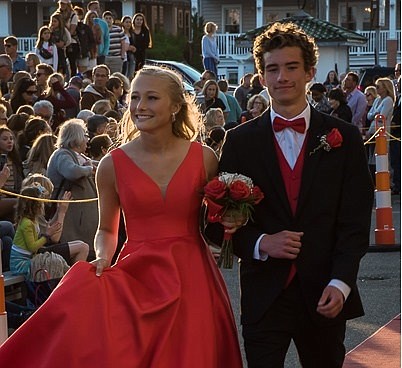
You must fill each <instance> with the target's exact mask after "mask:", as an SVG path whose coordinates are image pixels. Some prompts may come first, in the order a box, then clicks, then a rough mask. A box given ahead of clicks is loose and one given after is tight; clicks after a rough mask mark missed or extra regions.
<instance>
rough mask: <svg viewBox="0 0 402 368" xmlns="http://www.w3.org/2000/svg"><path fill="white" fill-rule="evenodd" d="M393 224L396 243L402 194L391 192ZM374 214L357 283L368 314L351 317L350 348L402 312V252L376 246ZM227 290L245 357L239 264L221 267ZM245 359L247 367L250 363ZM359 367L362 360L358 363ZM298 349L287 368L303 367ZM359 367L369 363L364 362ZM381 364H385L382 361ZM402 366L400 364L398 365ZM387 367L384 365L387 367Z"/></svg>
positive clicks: (347, 341) (292, 350) (347, 342)
mask: <svg viewBox="0 0 402 368" xmlns="http://www.w3.org/2000/svg"><path fill="white" fill-rule="evenodd" d="M392 209H393V225H394V228H395V240H396V241H395V243H399V244H401V197H400V195H398V196H392ZM375 216H376V211H375V208H373V213H372V223H371V228H372V230H371V233H370V237H371V240H370V244H371V245H372V246H374V248H370V252H368V253H367V254H366V255H365V256H364V257H363V259H362V261H361V265H360V270H359V275H358V281H357V283H358V287H359V290H360V294H361V297H362V300H363V305H364V308H365V312H366V314H365V316H363V317H360V318H356V319H354V320H351V321H348V323H347V329H346V338H345V346H346V351H347V352H350V351H351V350H353V349H354V348H356V347H357V346H358V345H360V344H361V343H362V342H363V341H365V340H366V339H368V338H369V337H370V336H371V335H373V334H374V333H375V332H376V331H378V330H379V329H381V328H382V327H383V326H385V325H387V324H388V322H389V321H391V320H393V319H394V318H395V317H396V316H398V315H399V314H400V313H401V253H400V249H397V250H394V251H384V250H379V251H376V250H375V248H376V247H375V246H376V244H375V232H374V230H375ZM222 273H223V275H224V278H225V280H226V284H227V287H228V291H229V294H230V297H231V301H232V307H233V312H234V314H235V318H236V322H237V325H238V331H239V340H240V344H241V348H242V354H243V358H244V350H243V343H242V337H241V326H240V323H239V316H240V305H239V303H240V292H239V281H238V268H237V264H236V265H235V267H234V268H233V269H232V270H222ZM394 336H399V338H398V339H395V340H397V341H395V342H394V343H395V344H396V348H397V347H399V346H400V333H399V334H395V335H394ZM243 360H244V368H246V367H247V363H246V361H245V359H243ZM355 366H356V367H359V364H358V363H357V365H355ZM300 367H301V365H300V364H299V362H298V357H297V352H296V349H295V347H294V346H293V345H291V347H290V349H289V352H288V355H287V357H286V362H285V368H300ZM360 367H366V365H364V364H363V362H362V364H361V365H360ZM381 367H383V366H382V365H381ZM396 367H400V364H398V365H395V368H396ZM384 368H385V367H384Z"/></svg>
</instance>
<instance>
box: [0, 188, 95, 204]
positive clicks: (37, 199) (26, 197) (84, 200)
mask: <svg viewBox="0 0 402 368" xmlns="http://www.w3.org/2000/svg"><path fill="white" fill-rule="evenodd" d="M0 193H3V194H7V195H8V196H12V197H17V198H25V199H32V200H34V201H39V202H47V203H87V202H95V201H97V200H98V198H88V199H46V198H36V197H28V196H25V195H22V194H17V193H13V192H9V191H7V190H4V189H0Z"/></svg>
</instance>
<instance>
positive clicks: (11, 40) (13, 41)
mask: <svg viewBox="0 0 402 368" xmlns="http://www.w3.org/2000/svg"><path fill="white" fill-rule="evenodd" d="M4 43H10V44H11V45H13V46H16V45H18V40H17V37H15V36H8V37H6V38H5V39H4Z"/></svg>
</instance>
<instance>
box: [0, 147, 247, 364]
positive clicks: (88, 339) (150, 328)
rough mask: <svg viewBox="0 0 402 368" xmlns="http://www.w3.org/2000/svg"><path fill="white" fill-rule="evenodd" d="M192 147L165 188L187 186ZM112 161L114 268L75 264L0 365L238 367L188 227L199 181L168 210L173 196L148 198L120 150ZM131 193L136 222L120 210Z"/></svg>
mask: <svg viewBox="0 0 402 368" xmlns="http://www.w3.org/2000/svg"><path fill="white" fill-rule="evenodd" d="M200 149H201V147H200V146H199V145H198V144H196V143H192V144H191V146H190V149H189V153H188V154H187V156H186V158H185V160H184V161H183V163H182V165H181V166H180V168H179V169H178V171H177V172H176V174H175V176H174V177H173V179H172V183H171V184H169V186H170V185H172V188H174V187H175V186H179V187H182V185H183V184H184V183H183V182H182V181H181V177H183V180H184V181H185V182H187V185H188V179H189V178H190V179H191V175H192V174H187V172H188V171H189V170H190V167H191V166H193V165H194V164H195V163H197V162H198V161H199V160H200V158H199V155H200ZM112 157H113V160H114V165H115V170H116V177H117V181H118V188H119V195H120V198H121V201H122V207H123V212H124V214H125V220H126V227H127V235H128V240H127V243H126V244H125V245H124V247H123V249H122V251H121V253H120V255H119V259H118V261H117V262H116V264H115V265H114V266H112V267H110V268H107V269H106V270H105V271H104V272H103V274H102V275H101V276H100V277H98V276H96V275H95V267H94V266H92V265H91V264H89V263H86V262H79V263H77V264H75V265H74V266H73V267H72V268H71V269H70V270H69V271H68V272H67V274H66V275H65V277H64V278H63V279H62V281H61V282H60V284H59V286H58V287H57V288H56V289H55V290H54V292H53V293H52V295H51V297H50V298H49V299H48V300H47V302H46V303H45V304H43V305H42V306H41V307H40V308H39V309H38V311H37V312H36V313H35V314H34V315H33V316H32V317H31V318H30V319H29V320H28V321H27V322H25V323H24V325H22V326H21V327H20V328H19V329H18V330H17V331H15V332H14V333H13V335H12V336H11V337H10V338H9V339H8V340H7V341H6V342H5V343H4V344H3V346H2V347H1V348H0V366H1V367H10V368H11V367H13V368H29V367H35V368H40V367H44V368H49V367H58V368H63V367H65V368H84V367H95V368H114V367H116V368H151V367H153V368H190V367H191V368H218V367H219V368H225V367H231V368H237V367H241V366H242V365H241V357H240V352H239V351H240V350H239V345H238V339H237V331H236V327H235V323H234V319H233V314H232V310H231V307H230V302H229V298H228V295H227V292H226V288H225V285H224V281H223V279H222V277H221V274H220V271H219V270H218V269H217V267H216V264H215V262H214V259H213V257H212V255H211V253H210V251H209V249H208V247H207V246H206V244H205V243H204V241H203V239H202V238H201V236H200V234H199V231H198V226H195V224H194V220H195V219H194V217H197V216H198V211H199V206H197V205H196V206H195V209H192V207H193V206H194V203H197V201H198V202H199V192H198V184H202V183H203V175H202V174H199V175H198V176H196V177H195V178H193V179H194V180H195V182H198V181H199V183H197V185H196V187H197V190H195V191H194V192H196V193H197V196H195V195H193V196H191V197H192V198H187V200H189V201H190V202H191V203H188V202H187V201H186V204H184V205H183V206H179V207H180V208H179V207H177V204H175V203H174V202H175V201H180V198H181V197H182V194H183V192H182V191H179V192H180V195H178V198H172V199H174V201H173V202H172V203H171V204H169V201H170V198H169V197H174V196H175V195H176V194H174V193H176V190H175V191H173V190H172V189H169V190H168V192H167V194H166V198H164V199H163V198H162V197H161V198H158V196H159V195H160V193H159V192H158V191H157V190H156V187H155V186H154V187H152V184H155V183H150V182H149V180H150V178H147V177H146V174H145V173H144V172H142V171H141V170H140V169H139V168H138V167H136V166H135V164H134V163H133V162H129V158H128V156H125V154H124V152H123V151H122V150H120V149H117V150H115V151H114V152H113V154H112ZM198 164H199V163H198ZM123 165H132V167H133V168H134V169H135V171H136V175H135V178H136V180H135V189H133V187H130V186H129V185H128V183H129V182H132V181H133V179H132V178H131V179H130V177H127V175H124V178H122V175H123V174H122V172H124V171H121V170H120V167H121V166H123ZM125 168H126V167H125ZM189 172H192V171H191V170H190V171H189ZM133 176H134V174H133ZM193 179H191V180H193ZM204 180H205V179H204ZM195 182H194V185H195ZM123 187H124V188H126V189H124V190H123ZM120 189H121V191H120ZM140 189H142V191H141V194H139V195H140V196H143V195H144V196H145V197H146V196H147V195H150V197H148V198H147V199H146V198H145V197H144V201H145V202H147V203H144V205H145V207H144V208H145V212H144V210H143V211H142V213H141V214H138V213H137V212H135V211H133V210H132V209H130V208H129V206H130V205H131V206H132V204H130V201H131V200H135V198H134V197H135V195H133V193H134V192H135V193H136V192H137V191H140ZM176 189H177V188H176ZM149 190H150V191H149ZM148 191H149V193H148ZM169 191H170V192H171V194H169ZM144 192H145V193H144ZM153 192H154V193H153ZM124 193H125V194H124ZM152 196H154V197H156V198H154V200H155V201H156V202H158V201H160V200H162V201H163V203H159V206H158V208H157V209H156V210H155V209H152V208H153V207H152V206H153V205H155V203H151V204H150V203H149V200H151V199H152ZM137 200H138V198H137ZM193 200H194V203H192V202H193ZM135 203H136V204H137V203H138V202H135ZM171 205H172V206H173V207H171ZM147 206H150V207H147ZM140 207H141V206H139V208H138V209H139V210H140ZM162 207H163V208H162ZM147 208H148V209H147ZM155 211H156V212H155ZM172 211H173V212H174V213H173V212H172ZM183 211H184V213H186V215H187V218H186V220H184V219H183V218H182V216H183V214H184V213H181V212H183ZM133 212H134V214H133ZM147 212H148V213H147ZM149 212H150V213H149ZM178 213H179V214H178ZM144 215H145V216H144ZM177 216H178V217H179V218H181V219H180V221H179V218H177ZM144 221H145V222H144ZM176 221H177V222H176ZM183 223H184V225H183Z"/></svg>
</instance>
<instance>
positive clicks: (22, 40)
mask: <svg viewBox="0 0 402 368" xmlns="http://www.w3.org/2000/svg"><path fill="white" fill-rule="evenodd" d="M358 33H360V34H361V35H363V36H365V37H367V38H368V42H367V43H366V45H363V46H351V47H350V49H349V54H350V56H359V55H373V54H374V53H375V45H376V34H375V31H361V32H358ZM238 36H239V34H236V33H223V34H221V33H219V34H217V35H216V39H217V43H218V48H219V54H220V55H221V57H241V56H243V57H246V56H248V55H249V52H250V48H249V47H242V46H237V45H236V38H237V37H238ZM389 36H390V32H389V31H380V42H379V46H380V47H379V53H380V54H386V53H387V40H388V39H389V38H390V37H389ZM396 37H397V40H398V54H399V55H401V31H400V30H398V31H396ZM35 43H36V38H35V37H18V51H19V53H20V54H22V55H25V54H26V53H28V52H32V51H33V50H34V49H35Z"/></svg>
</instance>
